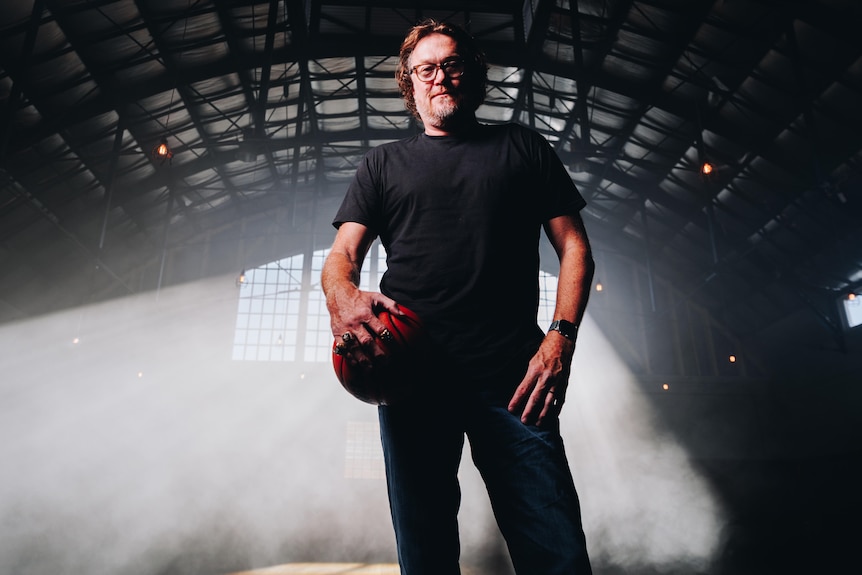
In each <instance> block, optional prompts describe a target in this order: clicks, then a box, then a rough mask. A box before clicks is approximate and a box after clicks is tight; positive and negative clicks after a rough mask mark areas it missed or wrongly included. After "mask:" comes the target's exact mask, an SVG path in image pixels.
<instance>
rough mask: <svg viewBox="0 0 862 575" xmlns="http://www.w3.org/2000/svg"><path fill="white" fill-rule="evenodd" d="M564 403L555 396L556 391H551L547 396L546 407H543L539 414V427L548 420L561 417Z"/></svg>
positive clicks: (537, 422)
mask: <svg viewBox="0 0 862 575" xmlns="http://www.w3.org/2000/svg"><path fill="white" fill-rule="evenodd" d="M562 406H563V402H562V401H561V400H560V398H558V397H557V396H555V395H554V390H553V389H549V390H548V393H547V394H545V400H544V406H543V407H542V412H541V413H540V414H539V419H538V420H537V421H536V424H537V425H541V424H542V423H543V422H544V421H545V420H546V419H547V418H549V417H554V416H556V415H559V413H560V408H562Z"/></svg>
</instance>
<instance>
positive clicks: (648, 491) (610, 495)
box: [562, 317, 724, 573]
mask: <svg viewBox="0 0 862 575" xmlns="http://www.w3.org/2000/svg"><path fill="white" fill-rule="evenodd" d="M562 425H563V430H562V433H563V436H564V439H565V440H566V442H567V450H568V452H569V458H570V464H571V467H572V469H573V474H574V476H575V481H576V483H577V485H578V488H579V494H580V496H581V506H582V513H583V518H584V526H585V530H586V532H587V543H588V547H589V549H590V553H591V557H592V558H593V561H594V563H596V564H599V565H604V566H606V568H614V567H621V568H623V570H622V571H621V572H632V570H634V569H638V572H644V571H643V570H644V569H645V568H648V567H650V566H653V567H655V566H662V567H663V568H662V569H661V572H664V573H669V572H673V571H672V570H673V569H680V570H681V571H682V572H688V573H691V572H706V571H707V570H708V567H709V565H710V563H711V561H712V559H713V556H714V554H715V553H716V551H717V550H718V546H719V543H720V536H721V532H722V527H723V523H724V519H723V516H722V515H723V514H722V510H721V509H720V508H719V506H718V504H717V502H716V498H715V496H714V494H713V493H712V490H711V488H710V486H709V484H708V483H707V482H706V480H705V479H704V478H702V477H701V476H700V475H699V474H698V473H697V472H696V470H695V468H694V467H693V465H692V463H691V458H690V457H689V455H688V454H687V453H686V451H685V450H684V449H683V448H682V447H681V446H680V444H679V442H678V441H677V440H676V439H675V437H674V436H673V435H672V434H670V433H669V432H668V431H667V430H666V429H665V428H664V427H663V425H662V423H661V421H660V420H659V419H658V418H656V417H655V414H654V411H653V408H652V406H651V405H650V404H649V402H648V400H647V397H646V395H645V394H644V392H643V391H642V390H641V388H639V387H638V385H637V384H636V382H635V381H634V378H633V377H632V375H631V374H630V373H629V372H628V371H627V369H626V368H625V367H624V366H623V364H622V362H621V361H620V359H619V358H618V357H617V355H616V354H615V352H614V351H613V349H612V348H611V346H610V344H609V343H608V342H607V341H606V340H605V339H604V338H603V337H602V335H601V333H600V330H599V329H598V327H597V326H596V325H595V323H594V322H592V320H591V319H590V318H589V317H587V318H586V320H585V321H584V324H583V326H582V329H581V335H580V337H579V339H578V349H577V351H576V353H575V361H574V366H573V376H572V378H571V382H570V386H569V393H568V396H567V403H566V406H565V408H564V412H563V415H562Z"/></svg>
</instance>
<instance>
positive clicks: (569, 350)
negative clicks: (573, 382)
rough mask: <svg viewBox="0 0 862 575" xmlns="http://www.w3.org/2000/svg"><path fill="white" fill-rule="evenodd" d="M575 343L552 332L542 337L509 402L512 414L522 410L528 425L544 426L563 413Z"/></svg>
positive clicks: (522, 415)
mask: <svg viewBox="0 0 862 575" xmlns="http://www.w3.org/2000/svg"><path fill="white" fill-rule="evenodd" d="M574 352H575V343H574V342H573V341H570V340H568V339H566V338H565V337H563V336H562V335H560V334H559V333H557V332H556V331H552V332H550V333H548V335H546V336H545V339H544V340H542V345H540V346H539V349H538V351H536V354H535V355H534V356H533V357H532V359H530V363H529V365H528V366H527V373H526V375H524V379H522V380H521V383H520V384H518V388H517V389H516V390H515V394H514V395H513V396H512V400H511V401H510V402H509V411H510V412H511V413H519V412H520V413H521V421H522V422H524V423H525V424H528V425H530V424H535V425H537V426H541V425H542V423H543V422H545V421H548V420H549V419H552V418H555V417H557V416H558V415H559V414H560V410H561V409H562V407H563V403H565V401H566V387H567V386H568V384H569V373H570V369H571V364H572V356H573V355H574Z"/></svg>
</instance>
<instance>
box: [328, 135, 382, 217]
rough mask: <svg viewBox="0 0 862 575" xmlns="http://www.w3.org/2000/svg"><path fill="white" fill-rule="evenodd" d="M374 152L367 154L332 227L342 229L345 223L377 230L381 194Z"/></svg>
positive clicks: (348, 188)
mask: <svg viewBox="0 0 862 575" xmlns="http://www.w3.org/2000/svg"><path fill="white" fill-rule="evenodd" d="M374 152H375V150H372V151H371V152H369V153H367V154H366V155H365V157H364V158H363V159H362V162H361V163H360V164H359V167H358V168H357V170H356V173H355V174H354V176H353V180H352V181H351V182H350V185H349V186H348V187H347V193H346V194H345V195H344V199H343V200H342V201H341V206H340V207H339V208H338V211H337V212H336V213H335V217H334V218H333V220H332V225H333V226H335V227H336V228H339V227H341V224H343V223H344V222H356V223H358V224H362V225H364V226H365V227H367V228H370V229H377V224H378V220H379V217H378V215H379V213H380V192H379V185H378V183H377V177H376V176H375V174H376V173H377V170H375V169H374V166H375V162H374V157H373V156H374Z"/></svg>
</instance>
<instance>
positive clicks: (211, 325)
mask: <svg viewBox="0 0 862 575" xmlns="http://www.w3.org/2000/svg"><path fill="white" fill-rule="evenodd" d="M235 289H236V288H235V286H234V283H233V280H232V278H221V279H219V278H216V279H213V280H210V281H209V282H205V283H199V284H192V285H187V286H183V287H181V288H176V289H171V290H163V291H162V292H161V293H160V294H158V295H156V294H143V295H139V296H135V297H130V298H127V299H123V300H117V301H112V302H108V303H104V304H100V305H96V306H90V307H88V308H83V309H78V310H72V311H70V312H67V313H61V314H56V315H53V316H49V317H43V318H38V319H34V320H30V321H26V322H19V323H15V324H9V325H6V326H3V327H2V328H0V349H2V350H3V351H2V356H0V372H2V383H0V433H2V434H3V437H4V441H3V443H2V445H0V458H2V462H3V467H4V472H3V475H2V477H0V525H2V528H0V572H2V573H16V574H18V575H31V574H33V575H35V574H40V575H41V574H42V573H56V574H63V573H69V574H72V573H74V574H78V573H111V574H116V575H150V574H159V575H167V574H177V575H179V574H186V573H229V572H232V571H238V570H244V569H251V568H254V567H264V566H268V565H276V564H282V563H289V562H302V561H349V562H395V556H394V536H393V534H392V529H391V525H390V520H389V513H388V506H387V503H386V493H385V482H384V481H383V480H382V479H380V478H376V479H375V478H367V479H356V478H349V477H346V473H345V460H346V457H345V449H346V448H345V444H346V441H345V437H346V429H347V427H348V424H349V423H350V422H365V423H367V424H369V425H371V426H372V429H373V423H374V422H375V421H376V410H375V409H374V408H373V407H372V406H369V405H365V404H363V403H361V402H358V401H356V400H355V399H353V398H352V397H350V396H349V395H348V394H347V393H345V392H344V391H343V390H342V389H341V388H340V387H339V385H338V383H337V381H336V380H335V378H334V376H333V374H332V370H331V366H329V365H328V364H326V363H323V364H292V363H254V362H232V361H230V360H229V358H230V356H231V343H232V338H233V329H234V321H235V313H236V291H235ZM76 337H77V338H80V339H79V341H78V342H77V343H73V339H74V338H76ZM574 374H575V375H574V377H573V381H572V385H571V392H570V394H569V396H568V403H567V405H566V409H565V411H564V419H563V424H564V435H565V439H566V441H567V445H568V449H569V452H570V462H571V465H572V468H573V471H574V474H575V478H576V482H577V484H578V487H579V491H580V494H581V498H582V507H583V513H584V523H585V528H586V531H587V535H588V543H589V544H590V549H591V553H592V555H593V557H594V560H595V561H596V563H597V564H604V565H607V566H609V567H613V566H618V565H627V564H639V565H662V564H671V563H673V564H679V563H680V562H683V563H685V564H689V565H698V564H699V563H700V562H703V561H705V560H707V559H708V558H709V557H710V554H711V553H712V552H713V550H714V547H715V545H716V541H715V538H716V536H717V535H716V534H717V533H718V531H719V528H718V523H719V515H720V514H719V511H718V509H717V508H716V506H715V503H714V502H713V500H712V498H711V496H710V493H709V490H708V489H707V487H706V485H705V484H704V482H703V481H702V480H700V479H699V478H698V476H697V474H696V473H695V472H694V471H693V469H692V468H691V466H690V465H689V463H688V461H687V457H686V454H685V453H684V451H683V450H682V449H681V448H680V447H679V446H678V445H676V444H675V443H674V441H673V440H672V439H671V438H670V437H669V436H668V435H667V434H665V433H663V432H662V431H661V429H660V427H657V425H656V422H655V421H653V420H652V418H651V416H650V415H649V413H650V411H649V406H648V405H647V404H646V403H645V402H644V401H643V398H642V397H639V396H638V393H637V392H636V391H635V390H634V387H633V385H632V384H631V381H630V377H629V376H628V375H627V374H626V372H625V370H624V369H623V368H622V367H621V363H620V362H619V360H618V359H617V358H616V357H615V356H614V355H613V353H612V351H611V350H610V349H609V348H608V346H607V344H606V343H605V342H603V341H602V340H601V338H600V336H599V331H598V329H597V328H596V327H595V326H593V325H590V324H587V325H585V326H584V329H583V335H582V337H581V341H580V342H579V349H578V352H577V354H576V361H575V369H574ZM462 480H463V484H464V485H463V491H464V504H463V507H462V514H461V524H462V538H463V542H464V550H463V553H462V556H463V557H464V564H465V566H467V568H465V573H466V572H471V573H477V574H478V573H493V574H494V575H502V574H504V573H506V572H507V569H509V567H508V564H507V561H506V559H505V551H504V545H503V542H502V539H501V538H500V536H499V534H498V533H497V531H496V527H495V525H494V521H493V516H492V514H491V511H490V506H489V505H488V503H487V497H486V495H485V493H484V489H483V487H482V485H481V480H480V479H479V476H478V473H476V472H475V470H474V469H472V466H471V464H470V463H469V457H465V465H464V468H463V470H462ZM598 571H599V570H598V569H597V572H598Z"/></svg>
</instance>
